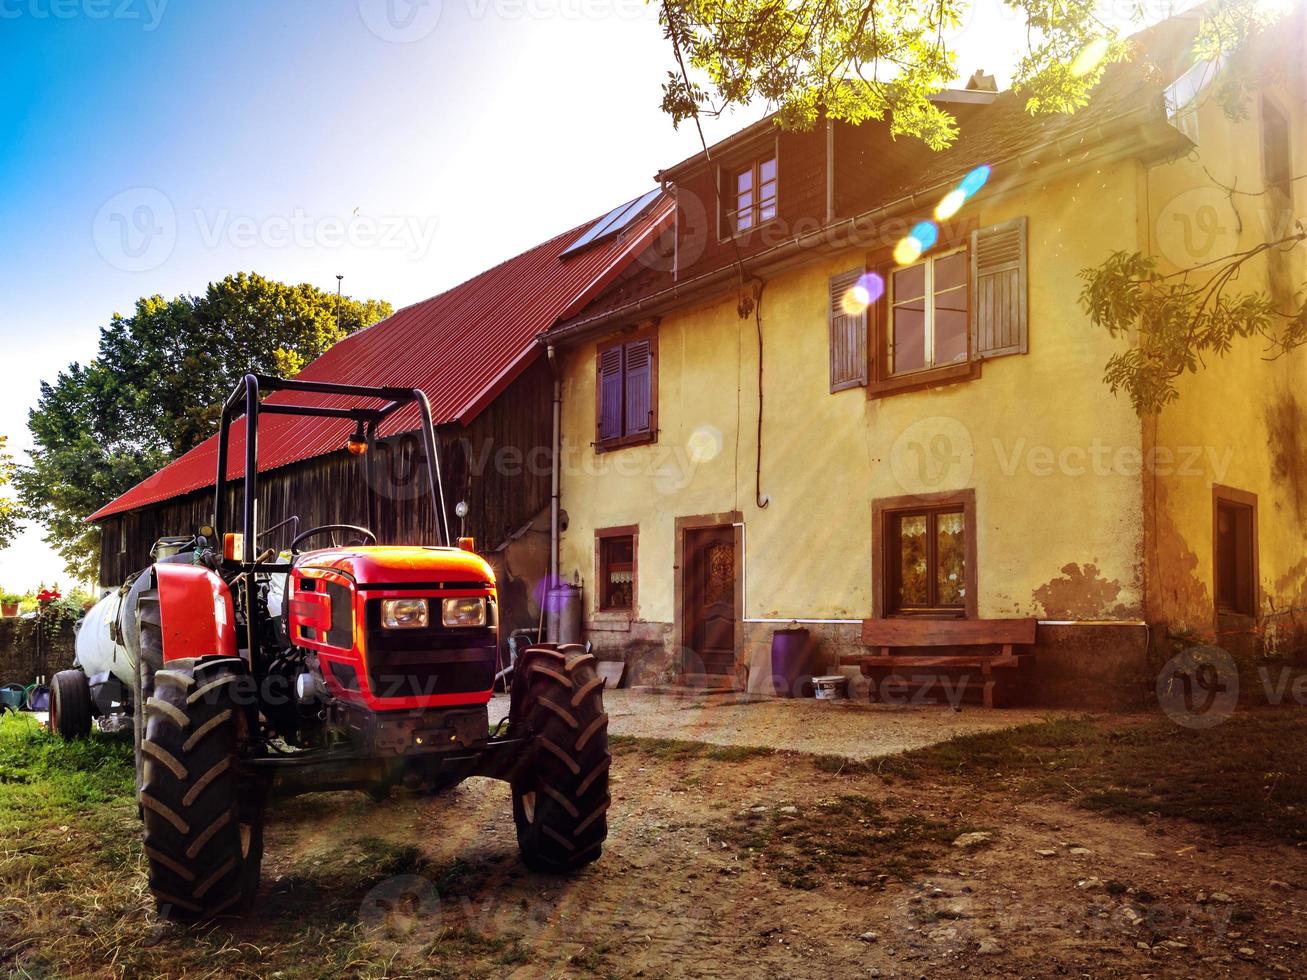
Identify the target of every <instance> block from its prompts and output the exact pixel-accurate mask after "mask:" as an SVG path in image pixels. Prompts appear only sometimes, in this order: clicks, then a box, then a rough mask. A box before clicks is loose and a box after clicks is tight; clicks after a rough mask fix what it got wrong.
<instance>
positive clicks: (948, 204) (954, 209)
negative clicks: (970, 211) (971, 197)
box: [935, 187, 967, 221]
mask: <svg viewBox="0 0 1307 980" xmlns="http://www.w3.org/2000/svg"><path fill="white" fill-rule="evenodd" d="M966 201H967V195H966V194H965V193H963V191H962V188H960V187H959V188H957V189H956V190H951V191H949V192H948V193H947V194H945V195H944V196H943V197H942V198H940V201H939V203H938V204H936V205H935V220H936V221H944V220H946V219H948V218H951V217H953V215H955V214H957V213H958V211H960V210H961V209H962V205H963V204H965V203H966Z"/></svg>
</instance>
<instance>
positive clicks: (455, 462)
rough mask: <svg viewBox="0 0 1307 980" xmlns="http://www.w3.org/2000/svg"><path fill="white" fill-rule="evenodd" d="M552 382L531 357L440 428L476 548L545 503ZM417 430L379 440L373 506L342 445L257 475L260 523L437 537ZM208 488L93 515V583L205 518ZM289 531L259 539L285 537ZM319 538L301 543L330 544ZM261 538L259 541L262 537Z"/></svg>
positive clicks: (230, 500) (385, 538) (387, 539)
mask: <svg viewBox="0 0 1307 980" xmlns="http://www.w3.org/2000/svg"><path fill="white" fill-rule="evenodd" d="M551 384H552V379H551V377H550V373H549V367H548V363H547V362H546V361H545V360H544V359H543V358H541V359H538V360H537V361H536V362H535V363H534V364H533V365H531V366H530V367H529V368H527V370H526V371H525V372H523V374H522V375H521V376H520V377H519V378H518V379H517V380H516V381H514V382H513V384H512V385H510V386H509V388H508V389H507V390H505V392H504V393H503V394H502V395H500V396H499V398H497V399H496V400H495V401H494V402H493V403H492V404H491V406H490V407H489V408H488V409H486V411H484V412H482V413H481V415H479V416H478V417H477V418H476V419H474V420H473V422H472V423H471V425H469V426H457V425H449V426H442V427H441V428H440V430H439V432H438V436H439V439H440V443H441V452H440V456H441V473H442V475H443V479H444V489H445V498H446V507H447V510H448V515H449V526H450V532H451V534H452V535H454V536H457V535H458V534H459V532H460V521H459V519H458V517H457V516H456V515H455V513H454V505H455V504H456V503H457V502H458V501H459V500H466V501H467V502H468V505H469V513H468V516H467V520H466V524H465V526H464V533H466V534H469V535H471V536H473V537H475V538H476V539H477V545H478V547H479V548H482V549H490V548H494V547H496V546H498V545H499V544H500V543H501V542H503V541H504V539H505V538H506V537H507V536H508V535H509V534H510V533H511V532H513V531H514V530H516V529H518V528H520V527H521V526H522V525H524V524H526V523H527V522H528V521H529V520H531V519H532V518H533V517H534V516H535V515H536V514H538V513H539V512H540V511H541V510H542V509H544V508H545V507H546V506H548V504H549V446H550V438H551V431H550V428H551V418H552V415H551V411H550V395H551ZM418 445H419V443H418V440H417V438H416V436H414V435H407V434H406V435H402V436H399V437H396V438H394V439H392V440H388V441H387V444H386V445H385V446H381V447H378V450H377V453H378V455H377V457H376V458H375V462H376V464H377V465H378V469H379V470H380V471H381V474H382V475H381V476H380V478H379V479H378V480H377V481H376V488H377V491H378V493H377V508H376V509H377V513H375V514H373V515H372V517H371V518H369V517H368V515H367V513H366V509H367V504H366V500H367V497H366V484H365V483H364V476H363V469H362V464H361V462H360V461H359V459H358V458H356V457H354V456H351V455H349V454H348V453H346V452H345V451H344V450H343V449H342V450H341V451H339V452H335V453H331V454H330V455H327V456H318V457H314V458H313V459H308V460H305V461H303V462H301V463H296V464H294V465H292V466H286V467H283V468H281V469H278V470H273V471H271V472H267V473H262V474H260V478H259V526H260V527H261V528H270V527H273V526H274V525H276V524H278V523H280V522H281V521H283V520H285V519H286V518H288V517H290V516H292V515H295V514H298V515H299V517H300V525H299V526H300V529H301V530H307V529H308V528H311V527H316V526H319V525H323V524H360V523H361V524H364V525H368V526H370V527H371V528H372V530H373V531H374V532H376V534H377V537H378V539H379V540H380V541H381V542H382V543H395V544H417V543H430V542H435V541H437V540H439V538H438V534H437V530H436V528H437V525H436V520H435V516H434V515H433V514H432V508H431V505H430V504H429V502H428V498H427V497H426V495H425V494H424V493H423V492H422V488H421V483H420V475H421V473H422V472H423V471H422V470H421V469H419V468H416V467H414V466H413V465H412V464H413V452H414V450H415V448H416V447H417V446H418ZM239 494H240V483H239V482H236V483H233V484H231V486H230V487H229V488H228V492H227V514H226V517H225V523H224V529H226V530H239V515H238V513H237V507H238V501H239ZM212 509H213V492H212V490H206V491H200V492H196V493H192V494H189V495H187V496H185V497H179V498H177V499H174V500H170V501H166V502H164V503H162V504H160V505H158V506H156V507H149V508H145V509H142V510H139V511H133V512H130V513H127V514H120V515H115V516H113V517H109V518H106V519H105V520H104V521H102V522H101V527H102V529H103V533H102V535H101V540H100V582H101V585H103V586H105V587H106V588H112V587H115V586H117V585H119V584H121V583H122V582H123V580H124V579H125V578H126V577H127V576H128V575H130V574H132V573H133V572H135V571H138V570H140V569H141V568H144V567H145V566H146V565H148V564H149V563H150V548H151V546H152V545H153V544H154V542H155V541H157V540H158V539H159V538H162V537H167V536H169V535H180V534H191V533H194V531H195V530H196V529H197V528H199V527H200V526H201V525H203V524H207V523H208V522H209V521H210V520H211V519H212V514H211V512H212ZM288 531H289V529H285V530H283V531H280V532H277V533H276V534H275V535H274V536H273V537H272V538H271V539H269V540H268V542H266V543H267V544H268V546H270V547H278V548H280V547H284V546H285V545H286V544H288V543H289V541H290V538H289V535H288ZM329 541H330V539H329V538H327V537H325V536H324V537H322V538H318V539H314V540H313V541H309V542H306V545H307V546H309V547H314V546H321V545H323V544H326V543H329ZM261 543H263V542H261Z"/></svg>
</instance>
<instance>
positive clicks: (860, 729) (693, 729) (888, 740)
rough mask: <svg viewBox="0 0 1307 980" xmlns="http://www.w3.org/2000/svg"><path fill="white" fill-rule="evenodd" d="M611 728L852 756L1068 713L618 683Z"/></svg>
mask: <svg viewBox="0 0 1307 980" xmlns="http://www.w3.org/2000/svg"><path fill="white" fill-rule="evenodd" d="M604 708H605V710H607V712H608V718H609V731H610V732H611V733H612V734H614V735H631V736H636V737H641V738H682V739H691V740H693V741H696V742H707V743H710V744H712V745H748V746H766V747H769V748H774V749H782V750H785V751H791V752H809V753H816V754H826V755H842V756H847V757H848V758H851V759H872V758H876V757H877V756H884V755H893V754H895V753H897V752H908V751H911V750H912V749H920V748H924V747H926V746H927V745H934V744H935V743H937V742H942V741H944V740H945V739H949V738H953V737H955V736H958V735H976V734H979V733H981V732H991V731H998V730H999V729H1003V728H1011V727H1014V726H1016V725H1025V724H1029V723H1031V722H1038V721H1044V720H1045V719H1048V718H1058V717H1068V716H1070V715H1071V714H1073V713H1072V712H1065V711H1061V712H1059V711H1050V710H1048V709H1005V710H1003V711H986V710H984V709H983V708H979V707H973V706H970V705H964V706H962V708H961V710H959V711H954V710H953V709H952V708H950V707H948V706H947V705H945V706H937V705H886V704H869V703H867V702H855V701H851V700H843V701H818V700H816V699H815V698H796V699H793V700H789V699H786V700H781V699H778V698H768V697H758V696H755V697H752V698H751V697H749V696H748V695H707V694H698V693H694V692H678V693H656V692H653V691H651V690H649V689H628V688H619V689H617V690H613V691H605V692H604ZM507 714H508V697H507V696H506V695H496V696H495V698H494V701H493V702H492V703H491V706H490V717H491V721H492V723H493V722H494V721H495V720H496V719H497V718H499V717H501V716H503V715H507Z"/></svg>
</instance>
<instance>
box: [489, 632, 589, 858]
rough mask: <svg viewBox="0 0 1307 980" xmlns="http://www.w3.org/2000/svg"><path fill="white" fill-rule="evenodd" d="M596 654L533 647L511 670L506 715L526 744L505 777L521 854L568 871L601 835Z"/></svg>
mask: <svg viewBox="0 0 1307 980" xmlns="http://www.w3.org/2000/svg"><path fill="white" fill-rule="evenodd" d="M603 686H604V682H603V678H602V677H600V676H599V675H598V673H596V671H595V658H594V657H593V656H591V655H590V654H588V653H586V652H585V648H584V647H582V646H580V645H579V644H567V645H564V646H561V647H557V648H554V647H548V646H538V647H532V648H530V649H529V650H527V651H526V653H525V654H523V656H522V658H521V659H520V660H518V662H517V667H516V669H515V670H514V676H513V691H512V707H511V709H510V710H511V715H510V717H511V719H512V721H513V723H514V726H513V727H514V728H515V729H516V730H517V731H519V732H524V733H527V734H529V736H530V737H531V740H532V747H531V749H530V751H529V755H528V757H527V758H526V759H525V760H523V764H522V766H521V767H520V768H519V769H518V772H517V775H516V776H515V777H514V779H513V781H512V787H513V819H514V821H515V822H516V824H517V843H518V847H519V848H520V849H521V852H522V860H523V861H524V862H525V863H526V865H527V867H528V868H530V869H531V870H533V871H543V872H550V873H560V872H567V871H573V870H575V869H577V868H580V867H582V866H583V865H586V864H589V863H590V862H591V861H593V860H594V859H595V858H597V857H599V854H600V851H601V850H602V849H603V844H604V840H605V839H606V838H607V836H608V819H607V812H608V805H609V796H608V768H609V764H610V762H611V758H612V757H611V756H610V755H609V752H608V716H607V715H606V714H604V704H603V693H602V692H603Z"/></svg>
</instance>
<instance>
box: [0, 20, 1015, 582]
mask: <svg viewBox="0 0 1307 980" xmlns="http://www.w3.org/2000/svg"><path fill="white" fill-rule="evenodd" d="M655 9H656V8H653V7H649V6H647V5H646V4H645V3H644V2H642V0H426V2H425V3H422V2H420V3H418V4H417V5H410V4H409V2H408V0H223V2H222V3H211V2H201V0H0V83H2V85H0V92H3V95H0V100H2V101H0V137H2V142H0V216H2V217H0V222H2V224H0V229H2V231H0V433H4V434H8V435H9V436H10V445H11V448H13V449H17V450H18V451H19V452H20V453H21V451H22V450H23V449H24V448H25V447H26V445H27V443H28V436H27V431H26V413H27V411H28V409H29V408H30V407H31V406H32V405H33V404H34V403H35V401H36V397H37V392H38V382H39V380H40V379H50V378H53V376H54V375H55V374H56V373H57V371H58V370H59V369H60V368H62V367H63V366H65V365H66V364H67V363H68V362H69V361H72V360H86V359H89V358H90V357H92V356H93V355H94V352H95V344H96V339H97V330H98V328H99V327H100V326H101V325H102V324H104V323H105V322H106V321H107V319H108V317H109V315H110V314H112V313H113V312H115V311H120V312H127V311H129V310H130V309H131V307H132V305H133V303H134V302H135V300H136V299H137V298H138V297H139V296H142V295H147V294H152V293H161V294H163V295H165V296H169V295H175V294H178V293H182V292H198V291H199V290H201V289H203V288H204V286H205V284H206V283H208V282H209V281H211V280H213V279H218V278H221V277H222V276H224V275H226V274H228V273H231V272H236V271H240V270H254V271H257V272H259V273H261V274H263V275H266V276H270V277H272V278H276V279H282V280H286V281H289V282H302V281H307V282H312V283H315V284H317V285H319V286H321V287H322V288H324V289H334V288H335V277H336V275H337V274H338V273H340V274H343V275H344V276H345V280H344V286H345V290H346V291H347V292H349V293H351V294H353V295H356V296H368V297H378V298H384V299H387V300H390V301H391V302H392V303H394V304H395V305H396V306H400V305H403V304H407V303H410V302H413V301H415V300H418V299H422V298H424V297H426V296H430V295H433V294H435V293H438V292H440V291H441V290H443V289H446V288H448V287H449V286H451V285H454V284H456V283H458V282H460V281H462V280H463V279H466V278H467V277H468V276H470V275H473V274H475V273H476V272H478V271H480V270H481V269H484V268H486V267H488V266H490V265H493V264H495V263H497V262H500V261H502V260H503V259H505V258H507V257H509V256H512V255H514V254H516V253H517V252H519V251H521V250H523V249H525V248H528V247H529V246H531V245H533V244H535V243H537V242H539V241H541V240H544V239H546V238H549V237H552V236H553V235H555V234H557V233H558V232H560V231H562V230H565V229H567V228H569V227H572V226H574V225H577V224H579V223H581V222H583V221H586V220H588V219H589V218H592V217H595V216H597V215H599V214H601V213H603V212H605V211H607V210H608V209H609V208H610V207H612V206H614V205H615V204H618V203H620V202H621V201H623V200H625V199H627V198H630V197H633V196H635V195H636V194H639V193H641V192H643V191H644V190H646V189H648V188H649V187H651V186H652V176H653V174H654V172H655V171H656V170H657V169H658V168H659V167H662V166H666V165H668V164H671V163H674V162H676V161H677V160H680V159H682V158H683V157H685V156H688V155H689V154H690V153H692V152H693V151H694V150H695V149H697V146H698V144H697V137H696V136H695V135H694V133H693V129H692V128H689V127H683V128H682V130H681V131H680V132H676V131H674V130H673V129H672V126H671V123H670V121H669V120H668V119H667V118H666V117H665V116H663V115H662V113H661V112H660V111H659V108H658V102H659V98H660V84H661V82H662V80H663V78H664V77H665V74H666V71H667V70H668V68H669V67H670V66H671V59H670V55H669V51H668V49H667V47H666V42H665V41H664V40H663V38H662V33H661V30H660V28H659V27H658V24H657V17H656V13H655ZM1011 24H1012V20H1011V15H1010V14H1006V13H1003V12H1002V11H1001V7H1000V5H999V3H998V0H982V2H981V3H980V4H979V6H978V8H977V10H976V11H975V12H974V13H973V14H972V15H971V17H970V19H969V22H968V24H967V25H966V26H965V28H964V30H963V31H962V32H961V34H960V40H959V47H960V50H961V52H962V58H961V65H960V67H961V68H962V69H963V71H964V73H967V74H969V73H970V71H972V70H974V69H975V68H977V67H981V66H983V67H985V68H986V69H987V70H990V71H994V72H996V73H997V74H998V75H999V77H1000V81H1003V80H1004V79H1005V76H1006V66H1008V65H1010V64H1011V63H1012V60H1013V55H1014V53H1015V43H1016V42H1015V37H1014V32H1011V31H1009V32H1008V33H1007V36H1005V37H1004V36H1001V31H1002V28H1004V27H1007V26H1010V25H1011ZM750 121H752V118H751V117H747V116H744V117H741V116H737V117H735V118H731V119H726V120H719V121H716V122H715V123H712V124H710V125H709V127H708V128H709V137H710V139H711V138H715V137H721V136H724V135H726V134H727V133H729V132H731V131H733V130H735V129H737V128H739V127H740V126H742V125H744V124H745V123H747V122H750ZM20 459H21V456H20ZM59 577H62V576H61V567H60V563H59V562H58V561H57V560H56V559H55V558H54V557H53V556H52V555H51V554H50V553H49V550H48V548H46V546H45V545H43V544H42V543H41V541H40V538H39V534H37V533H36V532H35V531H30V532H28V533H26V534H25V535H24V536H23V538H22V539H21V540H20V541H19V543H18V544H16V545H15V546H14V547H12V548H10V549H8V550H7V551H3V552H0V586H4V587H5V588H10V589H21V588H26V587H29V586H32V585H35V584H36V582H37V581H38V580H42V579H44V580H46V581H50V580H53V579H55V578H59Z"/></svg>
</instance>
